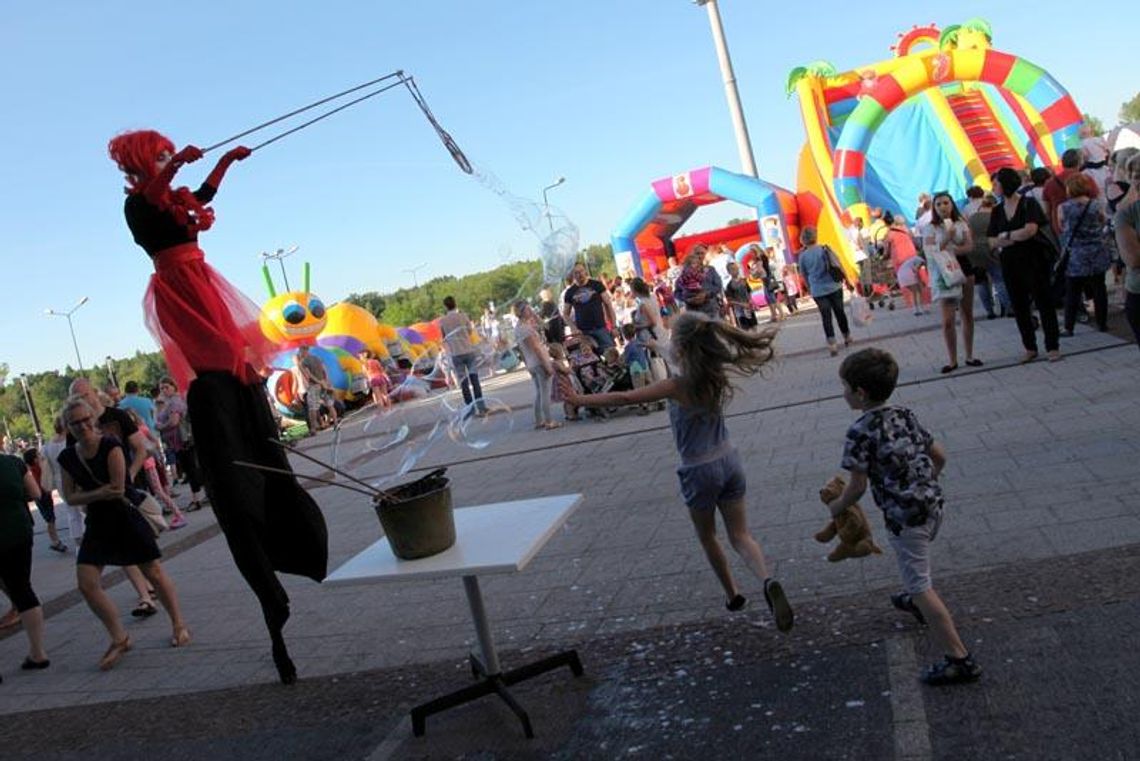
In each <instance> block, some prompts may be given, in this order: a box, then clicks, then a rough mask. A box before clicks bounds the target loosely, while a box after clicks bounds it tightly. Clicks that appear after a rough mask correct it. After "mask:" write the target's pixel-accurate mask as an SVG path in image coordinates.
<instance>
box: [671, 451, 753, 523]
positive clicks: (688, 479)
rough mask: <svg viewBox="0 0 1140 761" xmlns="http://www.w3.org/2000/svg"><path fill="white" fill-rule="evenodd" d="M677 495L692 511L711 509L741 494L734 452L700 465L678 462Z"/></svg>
mask: <svg viewBox="0 0 1140 761" xmlns="http://www.w3.org/2000/svg"><path fill="white" fill-rule="evenodd" d="M677 477H678V478H679V479H681V497H682V498H683V499H684V500H685V504H686V505H688V506H689V508H690V509H692V510H712V509H713V508H715V507H716V506H717V505H718V504H720V503H722V502H728V501H730V500H734V499H740V498H741V497H743V496H744V492H745V483H744V466H743V465H741V463H740V455H739V454H737V453H736V451H735V450H734V451H732V452H729V453H728V454H726V455H725V456H724V457H721V458H719V459H716V460H713V461H712V462H705V463H701V464H700V465H682V466H681V467H680V468H678V469H677Z"/></svg>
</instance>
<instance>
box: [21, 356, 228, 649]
mask: <svg viewBox="0 0 1140 761" xmlns="http://www.w3.org/2000/svg"><path fill="white" fill-rule="evenodd" d="M62 407H63V408H62V411H61V413H60V414H59V415H57V416H56V418H55V419H54V421H53V431H54V435H53V436H52V438H51V439H50V440H49V441H47V442H45V443H44V444H43V446H42V447H35V446H29V447H27V448H25V449H24V450H23V451H22V452H21V453H20V455H19V456H15V455H12V454H3V455H0V493H2V497H0V582H2V584H0V588H2V589H3V591H4V592H5V594H7V596H8V598H9V600H10V602H11V606H10V608H9V609H8V610H7V612H6V613H5V614H4V615H3V616H0V629H4V628H10V627H12V626H16V625H19V624H23V626H24V629H25V631H26V633H27V637H28V641H29V653H28V657H27V658H26V659H25V660H24V662H23V665H22V668H23V669H25V670H42V669H46V668H48V666H50V661H49V659H48V657H47V653H46V651H45V649H44V644H43V629H44V626H43V613H42V609H41V607H40V604H39V601H38V598H37V597H36V595H35V592H34V590H33V588H32V586H31V559H32V535H33V526H34V518H33V511H32V510H31V509H30V508H29V505H30V504H34V505H35V506H36V511H35V512H38V514H39V516H40V518H41V519H42V520H43V521H44V523H45V524H46V526H47V534H48V540H49V545H48V546H49V548H50V549H52V550H53V551H55V552H57V553H59V554H61V555H65V554H69V553H70V552H71V551H72V549H73V548H74V550H75V554H76V583H77V588H78V589H79V591H80V593H81V594H82V596H83V599H84V600H85V601H86V602H87V604H88V606H89V607H90V608H91V610H92V612H93V613H94V614H95V616H96V617H97V618H98V619H99V621H100V622H101V623H102V624H103V626H104V627H105V628H106V630H107V633H108V635H109V637H110V640H111V644H110V646H109V647H108V649H107V651H106V652H105V653H104V655H103V657H102V658H100V659H99V662H98V665H99V668H100V669H103V670H107V669H110V668H112V667H113V666H114V665H115V664H116V663H117V662H118V661H119V660H120V659H121V658H122V656H123V655H124V654H125V653H126V652H127V651H128V650H130V648H131V641H130V638H129V637H128V636H127V633H126V630H125V629H124V628H123V626H122V622H121V621H120V620H119V613H118V610H117V608H116V606H115V604H114V603H113V602H112V601H111V599H110V597H108V595H107V593H106V592H105V591H104V590H103V586H102V581H101V578H102V571H103V568H104V567H105V566H107V565H112V566H121V567H123V569H124V572H125V574H126V576H127V579H128V581H129V582H130V583H131V585H132V587H133V588H134V590H135V591H136V593H137V594H138V603H137V604H136V606H135V607H134V609H133V610H132V611H131V614H132V616H134V617H137V618H147V617H150V616H152V615H154V614H155V613H157V612H158V608H157V606H156V603H160V604H161V605H162V607H163V608H164V609H165V610H166V611H167V613H168V614H169V617H170V620H171V625H172V634H171V644H172V645H173V646H174V647H183V646H185V645H187V644H189V642H190V631H189V629H188V628H187V626H186V623H185V621H184V620H183V618H182V615H181V611H180V608H179V605H178V596H177V592H176V590H175V587H174V583H173V581H171V579H170V577H169V576H167V575H166V573H165V572H164V571H163V569H162V565H161V563H160V561H159V557H160V554H159V551H158V545H157V544H156V541H155V540H156V536H157V532H158V531H159V530H167V529H170V530H177V529H180V528H183V527H185V526H186V525H187V523H188V520H187V518H186V516H185V515H184V514H183V511H182V510H181V509H180V508H179V506H178V504H177V502H176V501H175V499H174V498H175V497H176V496H178V494H177V492H175V491H174V489H173V487H174V485H175V484H177V483H179V482H182V483H186V484H188V485H189V487H190V491H191V499H190V502H189V505H188V507H187V508H186V512H191V511H194V510H199V509H201V508H202V506H203V503H204V502H205V501H206V498H205V495H204V493H203V492H202V488H203V485H202V483H201V476H200V474H199V472H198V465H197V458H196V454H195V450H194V443H193V438H192V436H191V434H190V430H191V429H190V425H189V420H188V417H187V413H186V407H185V402H184V401H183V399H182V396H181V395H180V394H179V393H178V391H177V389H176V387H175V386H174V382H173V381H172V380H171V379H170V378H164V379H162V381H161V382H160V383H159V386H158V388H156V389H153V390H152V391H151V392H150V393H148V394H142V393H140V388H139V385H138V383H137V382H135V381H129V382H127V383H126V385H125V386H124V388H123V393H120V391H119V389H118V388H117V387H116V386H114V385H113V384H112V385H108V386H106V387H105V388H103V389H102V390H99V389H96V388H95V386H94V385H93V384H92V383H91V382H90V381H89V380H88V379H86V378H77V379H76V380H74V381H73V382H72V383H71V386H70V388H69V395H68V397H67V399H66V400H64V401H63V403H62ZM156 431H157V433H156ZM148 499H154V500H157V503H156V507H155V511H156V514H155V517H154V519H153V522H151V521H149V520H148V519H147V518H145V517H144V511H143V510H142V509H141V505H142V504H143V503H144V501H146V500H148ZM57 516H63V518H64V519H65V520H66V523H67V529H68V536H69V537H70V539H71V542H72V545H73V547H71V546H68V545H67V544H66V543H64V542H63V541H62V539H61V538H60V535H59V532H58V530H57V527H56V520H57Z"/></svg>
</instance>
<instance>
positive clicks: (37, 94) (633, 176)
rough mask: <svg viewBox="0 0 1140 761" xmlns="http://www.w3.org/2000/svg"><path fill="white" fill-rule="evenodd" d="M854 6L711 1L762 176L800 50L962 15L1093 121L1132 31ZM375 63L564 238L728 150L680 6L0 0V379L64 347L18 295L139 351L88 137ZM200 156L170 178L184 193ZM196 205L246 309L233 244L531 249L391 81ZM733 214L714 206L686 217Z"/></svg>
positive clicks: (228, 121) (712, 83) (595, 228)
mask: <svg viewBox="0 0 1140 761" xmlns="http://www.w3.org/2000/svg"><path fill="white" fill-rule="evenodd" d="M860 5H861V6H862V7H868V6H866V5H865V4H854V3H841V2H833V1H832V0H822V1H821V2H816V3H813V4H806V3H787V4H780V3H775V2H760V1H759V0H721V4H720V7H721V14H722V16H723V18H724V23H725V28H726V33H727V35H728V41H729V46H730V49H731V52H732V56H733V59H734V63H735V66H736V73H737V78H738V80H739V87H740V92H741V97H742V100H743V102H744V108H745V114H746V117H747V119H748V122H749V128H750V130H751V133H752V141H753V146H754V149H755V153H756V158H757V163H758V165H759V169H760V174H761V176H763V177H764V178H765V179H768V180H770V181H772V182H775V183H778V184H781V185H784V186H787V187H793V186H794V182H795V161H796V155H797V153H798V151H799V148H800V146H801V144H802V142H803V130H802V125H801V124H800V118H799V114H798V112H797V107H796V104H795V103H794V102H793V101H789V100H787V99H786V98H785V97H784V90H783V88H784V81H785V78H786V76H787V72H788V71H789V70H790V69H791V68H792V67H794V66H796V65H799V64H802V63H805V62H807V61H809V60H813V59H818V58H823V59H827V60H830V61H831V62H833V63H834V64H835V66H836V67H837V68H839V69H840V70H846V69H849V68H853V67H855V66H858V65H862V64H867V63H872V62H874V61H878V60H881V59H883V58H886V57H888V56H890V55H891V53H890V51H889V46H890V44H891V43H892V42H894V40H895V35H896V32H899V31H903V30H905V29H909V28H910V27H911V26H912V25H913V24H923V23H928V22H932V21H933V22H935V23H938V24H941V25H948V24H951V23H958V22H961V21H964V20H965V19H967V18H969V17H971V16H975V15H980V16H983V17H985V18H987V19H988V20H989V21H990V22H991V23H992V25H993V28H994V32H995V40H994V43H995V47H998V48H1000V49H1002V50H1006V51H1009V52H1012V53H1015V54H1018V55H1022V56H1024V57H1026V58H1028V59H1029V60H1031V61H1033V62H1035V63H1037V64H1039V65H1041V66H1044V67H1045V68H1046V69H1047V70H1049V71H1050V73H1052V74H1053V75H1054V76H1055V77H1056V78H1057V79H1058V81H1060V82H1061V83H1062V84H1063V85H1064V86H1065V87H1066V88H1067V89H1068V90H1069V92H1070V93H1072V94H1073V96H1074V97H1075V98H1076V100H1077V103H1078V105H1079V106H1080V107H1081V108H1082V110H1085V111H1088V112H1090V113H1093V114H1095V115H1097V116H1099V117H1101V118H1102V119H1104V120H1105V122H1106V123H1113V122H1115V117H1116V113H1117V110H1118V109H1119V107H1120V104H1121V103H1122V102H1123V101H1124V100H1126V99H1128V98H1130V97H1132V95H1133V94H1135V87H1136V84H1135V81H1134V78H1132V77H1130V76H1128V73H1127V72H1128V69H1127V67H1123V66H1122V64H1121V60H1122V59H1121V57H1120V51H1123V50H1130V49H1132V47H1133V45H1132V43H1133V40H1132V31H1131V29H1130V27H1129V26H1128V25H1127V24H1123V23H1121V24H1113V23H1098V24H1096V25H1095V28H1096V29H1098V32H1097V38H1096V39H1095V40H1093V39H1091V38H1089V37H1087V36H1086V37H1082V38H1081V39H1080V40H1078V41H1077V42H1075V43H1066V42H1065V40H1066V34H1065V32H1066V27H1067V26H1069V25H1071V26H1073V27H1081V26H1085V27H1087V26H1088V24H1087V23H1085V21H1087V19H1086V20H1082V19H1081V18H1078V17H1077V16H1076V15H1074V18H1073V19H1072V21H1071V22H1066V21H1065V20H1064V14H1065V13H1072V11H1071V10H1069V9H1071V8H1072V7H1073V6H1072V4H1071V3H1062V2H1056V3H1052V2H1036V3H1031V4H1028V5H1026V4H1024V3H1017V4H1014V3H994V2H957V3H946V4H944V6H945V7H946V8H947V10H946V12H945V13H939V14H933V13H932V12H931V11H929V10H917V8H918V7H919V4H917V3H914V2H893V1H892V2H877V3H875V4H874V7H875V9H876V13H875V14H874V15H869V14H865V13H861V12H859V11H858V10H857V7H859V6H860ZM928 7H929V6H928ZM1132 7H1133V6H1132V3H1125V2H1123V1H1120V2H1117V1H1116V0H1111V1H1109V2H1104V3H1101V4H1098V15H1099V17H1100V18H1101V19H1105V20H1108V19H1114V18H1115V19H1120V20H1123V19H1128V18H1134V15H1133V14H1134V10H1128V9H1130V8H1132ZM144 8H145V10H144ZM1027 9H1029V10H1030V11H1031V12H1028V13H1027ZM1074 45H1075V47H1074ZM1077 51H1079V52H1077ZM395 69H403V70H405V71H406V72H408V73H410V74H413V75H414V76H415V77H416V80H417V82H418V83H419V86H420V89H421V90H422V92H423V93H424V95H425V97H426V98H427V101H428V103H429V104H430V105H431V107H432V109H433V111H434V112H435V114H436V116H437V117H438V118H439V120H440V121H441V122H442V123H443V125H444V127H445V128H446V129H447V130H448V131H449V132H450V133H451V134H452V135H453V136H454V137H455V139H456V141H457V142H458V143H459V145H460V146H461V147H462V148H463V149H464V150H465V151H466V153H467V155H468V156H469V157H470V158H471V160H472V161H473V162H475V163H476V164H478V165H479V166H481V167H483V168H484V169H486V170H489V171H491V172H493V173H494V174H495V175H497V176H498V178H499V179H500V180H501V181H502V182H503V183H504V184H505V185H506V186H507V187H508V188H509V189H510V190H511V192H513V193H514V194H515V195H517V196H522V197H528V198H531V199H534V200H536V201H540V200H541V192H542V187H543V186H544V185H547V184H549V183H551V182H553V181H554V179H555V178H557V177H558V176H559V175H564V176H565V177H566V178H567V179H566V183H565V184H564V185H563V186H561V187H559V188H557V189H555V190H553V191H551V194H550V199H551V202H552V203H553V204H557V205H558V206H559V207H560V208H561V209H562V210H563V212H564V213H565V214H566V215H567V216H568V217H569V218H570V219H572V220H574V221H575V222H576V223H577V224H578V226H579V227H580V228H581V240H582V243H583V245H585V244H588V243H595V242H597V243H604V242H608V240H609V233H610V230H611V229H612V228H613V226H614V225H615V224H616V223H617V222H618V220H619V219H620V218H621V217H622V216H623V215H624V214H625V213H626V212H627V210H628V208H629V206H630V204H631V203H632V202H633V201H634V200H635V199H636V198H637V197H638V196H639V195H640V194H641V193H642V192H643V190H644V188H645V185H646V183H648V182H649V181H650V180H652V179H656V178H658V177H662V176H665V175H669V174H673V173H675V172H679V171H683V170H686V169H689V168H693V167H697V166H703V165H706V164H716V165H720V166H724V167H726V168H729V169H732V170H738V169H739V160H738V158H737V153H736V147H735V143H734V139H733V134H732V129H731V124H730V121H729V116H728V112H727V109H726V106H725V98H724V88H723V86H722V83H721V79H720V74H719V71H718V68H717V63H716V57H715V55H714V51H713V45H712V40H711V36H710V33H709V27H708V21H707V17H706V14H705V11H704V10H703V9H701V8H698V7H696V6H694V5H693V4H692V3H690V2H688V0H619V1H615V0H582V1H581V2H572V3H571V2H554V1H553V0H535V1H534V2H529V3H527V2H512V3H492V2H473V1H472V2H464V1H461V0H435V1H434V2H415V3H413V2H370V3H364V2H335V1H333V0H329V1H327V2H323V3H313V2H304V3H300V2H230V3H219V2H213V1H212V0H199V2H197V3H192V4H190V5H184V4H183V5H171V4H165V3H162V4H159V3H155V4H152V5H149V6H144V5H143V4H141V3H138V2H124V1H122V0H106V1H103V2H98V3H91V2H67V1H63V0H60V1H58V2H51V3H21V4H18V6H17V7H15V8H14V9H9V11H8V13H7V14H6V15H5V24H4V28H3V30H0V81H2V82H3V92H4V94H5V97H6V100H7V108H6V109H5V112H6V113H5V118H4V119H3V120H0V157H2V159H3V165H4V167H5V170H6V171H5V183H4V184H5V186H6V193H5V198H6V200H5V202H4V203H3V204H2V205H0V229H2V230H3V231H4V236H3V247H2V248H0V252H2V253H0V257H2V261H3V269H4V271H5V273H6V275H7V277H6V278H5V285H6V287H5V289H4V290H5V295H6V297H7V300H8V304H7V307H6V309H5V310H4V312H5V314H6V315H7V317H6V319H5V322H4V325H5V327H4V330H3V331H2V337H0V361H5V362H8V363H9V365H10V366H11V367H12V369H13V370H14V371H15V372H21V371H28V372H32V371H40V370H46V369H53V368H59V369H62V368H63V366H64V365H66V364H69V363H70V364H72V365H74V364H75V356H74V351H73V350H72V347H71V341H70V338H69V336H68V332H67V325H66V324H65V322H64V320H62V319H57V318H49V317H45V316H44V315H43V311H44V309H45V308H48V307H51V308H55V309H59V310H64V309H67V308H69V307H70V306H71V305H73V304H74V303H75V302H77V301H78V300H79V299H80V298H81V297H83V296H88V297H90V302H89V303H88V304H86V305H85V306H83V307H82V308H81V309H80V310H79V312H78V313H77V314H76V316H75V321H76V322H75V324H76V333H77V334H78V341H79V347H80V350H81V352H82V355H83V360H84V363H85V365H87V366H90V365H91V364H92V363H93V362H95V361H98V360H101V359H102V358H103V357H105V356H107V355H112V356H123V355H126V354H130V353H132V352H134V351H135V350H136V349H144V350H147V351H149V350H152V349H153V348H154V344H153V343H152V341H151V339H150V337H149V335H148V334H147V333H146V331H145V329H144V328H143V322H142V316H141V308H140V301H141V297H142V293H143V290H144V288H145V286H146V280H147V277H148V276H149V270H150V266H149V262H148V261H147V259H146V258H145V255H144V254H143V253H142V251H141V249H139V248H137V247H136V246H135V245H134V243H133V242H132V241H131V239H130V236H129V234H128V232H127V229H126V226H125V223H124V222H123V219H122V201H123V196H122V193H121V188H122V180H121V177H120V175H119V173H118V171H117V169H116V167H115V166H114V165H113V164H112V163H111V162H110V160H109V159H108V158H107V156H106V143H107V140H108V139H109V138H110V137H112V136H113V135H115V134H116V133H118V132H121V131H123V130H127V129H136V128H155V129H159V130H161V131H163V132H165V133H166V134H168V135H169V136H170V137H171V138H172V139H173V140H174V141H175V142H176V143H177V144H178V145H180V146H181V145H183V144H185V143H188V142H189V143H195V144H198V145H208V144H210V143H212V142H215V141H217V140H220V139H222V138H224V137H227V136H229V135H230V134H233V133H236V132H238V131H240V130H241V129H243V128H246V127H248V126H252V125H253V124H256V123H259V122H261V121H263V120H265V119H267V118H269V117H272V116H276V115H278V114H281V113H284V112H286V111H288V110H290V109H292V108H295V107H297V106H299V105H302V104H304V103H307V102H309V101H311V100H315V99H316V98H318V97H321V96H323V95H327V94H330V93H333V92H336V91H339V90H342V89H345V88H347V87H349V86H352V85H355V84H358V83H360V82H363V81H367V80H368V79H371V78H374V77H376V76H379V75H381V74H385V73H388V72H390V71H393V70H395ZM210 159H211V157H209V156H208V157H207V159H206V160H205V161H203V162H201V163H199V164H196V165H191V166H189V167H187V168H185V169H184V170H183V171H182V173H180V175H179V180H180V181H181V182H182V183H185V184H189V185H191V186H192V187H196V186H197V184H198V183H199V182H200V181H201V180H202V179H203V178H204V176H205V174H206V173H207V172H208V170H209V166H210V165H212V162H211V161H210ZM214 207H215V209H216V211H217V222H216V224H215V226H214V228H213V229H212V230H210V231H209V232H208V233H206V234H205V235H203V236H202V240H201V244H202V247H203V248H204V249H205V251H206V253H207V256H208V258H209V260H210V261H211V262H212V263H213V264H214V266H215V267H217V268H218V269H220V270H221V271H222V272H223V273H224V274H225V275H226V276H227V277H228V278H229V279H231V280H232V281H233V282H234V283H236V284H238V285H239V286H240V287H241V288H243V289H244V290H245V291H246V292H247V293H248V294H250V295H251V296H252V297H253V298H254V299H255V300H256V301H258V302H260V301H262V300H263V299H264V297H265V293H264V288H263V286H262V284H261V280H260V272H259V267H260V260H259V258H258V256H257V255H258V253H259V252H260V251H264V250H272V249H275V248H277V247H280V246H286V245H292V244H297V245H299V246H300V247H301V250H300V252H299V253H298V254H297V255H295V256H294V257H293V258H292V259H291V260H287V261H288V263H289V265H290V267H291V274H290V278H291V280H292V281H294V282H296V281H298V280H299V279H300V267H301V262H302V261H310V262H312V267H313V289H314V291H315V292H317V293H318V294H320V295H321V297H322V298H323V299H324V300H325V301H326V303H331V302H333V301H336V300H338V299H340V298H343V297H344V296H345V295H347V294H348V293H350V292H353V291H365V290H379V291H387V290H392V289H395V288H397V287H400V286H404V285H410V284H411V280H412V275H411V274H409V273H407V272H404V271H403V270H404V269H406V268H409V267H413V266H415V265H418V264H420V263H424V264H426V265H427V266H426V267H425V268H424V269H422V270H420V271H419V273H418V278H419V280H420V282H423V281H424V280H425V279H428V278H431V277H434V276H438V275H444V274H455V275H460V274H464V273H467V272H472V271H477V270H481V269H487V268H489V267H493V266H495V265H497V264H499V263H502V262H505V261H511V260H518V259H522V258H532V257H534V256H535V255H536V254H535V251H536V241H535V239H534V238H533V237H530V236H528V234H526V233H524V232H522V231H521V230H520V229H519V228H518V226H517V225H516V223H515V222H514V220H513V218H512V216H511V214H510V212H509V210H508V209H507V208H506V207H505V206H503V205H502V203H501V202H500V201H499V200H498V199H497V198H495V197H494V196H493V195H492V194H491V193H490V192H488V191H487V190H485V189H484V188H482V187H481V186H480V185H478V184H477V183H476V182H474V181H473V180H472V179H470V178H469V177H467V176H466V175H464V174H462V173H461V172H460V171H459V170H458V168H457V167H456V166H455V164H454V163H453V162H452V161H451V159H450V157H449V156H448V154H447V153H446V151H445V150H444V149H443V147H442V146H441V144H440V142H439V140H438V138H437V137H436V136H435V133H434V132H433V131H432V130H431V129H430V127H429V126H428V124H427V122H426V121H425V120H424V118H423V117H422V116H421V115H420V113H419V111H418V109H416V108H415V106H414V104H413V103H412V101H411V99H410V98H409V97H408V96H407V95H406V94H405V93H403V92H402V91H393V92H392V93H390V94H387V95H383V96H380V97H379V98H376V99H374V100H371V101H368V102H367V103H366V104H361V105H359V106H356V107H354V108H352V109H349V110H347V111H345V112H344V113H342V114H338V115H336V116H334V117H332V118H331V119H329V120H327V121H325V122H322V123H320V124H319V125H316V126H314V127H312V128H310V129H308V130H305V131H302V132H300V133H298V134H296V135H293V136H290V137H288V138H286V139H285V140H282V141H281V142H279V143H276V144H274V145H273V146H270V147H268V148H266V149H265V150H264V151H259V152H258V153H257V154H255V155H254V156H253V157H251V158H250V159H249V160H248V161H246V162H244V163H241V164H237V165H235V166H234V167H233V169H232V170H231V172H230V174H229V176H228V177H227V180H226V184H225V185H224V186H223V188H222V190H221V192H220V193H219V195H218V197H217V199H216V200H215V202H214ZM746 214H747V210H746V209H744V208H743V207H739V206H733V205H731V204H721V205H719V206H718V207H712V208H710V209H706V210H703V211H702V212H700V213H699V214H698V216H696V217H694V219H693V220H692V221H691V222H690V225H689V227H688V228H687V229H703V228H709V227H713V226H716V225H717V224H719V223H721V222H723V221H725V220H727V219H728V218H730V217H733V216H744V215H746Z"/></svg>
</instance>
